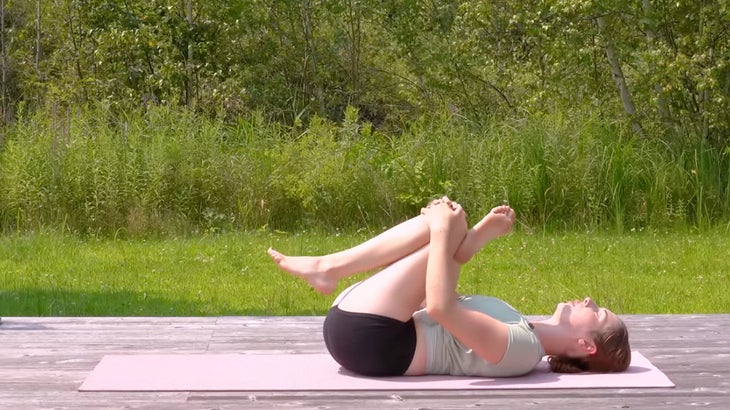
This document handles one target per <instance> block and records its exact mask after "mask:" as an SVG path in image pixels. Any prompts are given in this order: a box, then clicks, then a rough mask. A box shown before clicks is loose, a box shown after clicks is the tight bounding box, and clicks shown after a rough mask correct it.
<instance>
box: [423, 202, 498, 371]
mask: <svg viewBox="0 0 730 410" xmlns="http://www.w3.org/2000/svg"><path fill="white" fill-rule="evenodd" d="M425 215H426V216H427V220H428V222H429V227H430V235H431V238H430V246H429V254H428V264H427V267H426V312H427V313H428V315H429V316H430V317H431V318H432V319H433V320H435V321H436V322H438V323H439V324H440V325H441V326H443V327H444V328H445V329H446V330H447V331H449V332H450V333H451V334H452V335H454V337H456V338H457V339H459V341H461V342H462V343H463V344H464V345H466V346H467V347H469V348H470V349H472V350H473V351H474V352H475V353H476V354H478V355H479V356H480V357H482V358H483V359H484V360H486V361H488V362H490V363H498V362H499V361H500V360H501V359H502V357H503V356H504V352H505V351H506V350H507V338H508V335H507V332H508V329H507V325H506V324H504V323H502V322H500V321H498V320H496V319H494V318H492V317H490V316H488V315H485V314H483V313H481V312H477V311H473V310H469V309H466V308H464V307H462V306H461V305H459V303H458V302H457V293H456V285H457V283H458V280H459V266H460V265H459V263H458V262H456V261H455V260H454V253H455V252H456V250H457V249H458V246H459V244H460V243H461V242H462V240H463V239H464V236H465V235H466V221H465V218H464V214H463V210H462V209H461V207H460V206H458V204H457V205H456V206H455V207H454V208H452V207H451V206H449V205H447V204H443V205H438V206H434V207H432V209H430V210H429V211H428V212H426V213H425Z"/></svg>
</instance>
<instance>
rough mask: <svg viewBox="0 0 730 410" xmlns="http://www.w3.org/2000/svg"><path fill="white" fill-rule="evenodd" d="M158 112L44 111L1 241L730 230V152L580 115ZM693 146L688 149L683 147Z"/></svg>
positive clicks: (9, 136) (0, 164)
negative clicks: (515, 220)
mask: <svg viewBox="0 0 730 410" xmlns="http://www.w3.org/2000/svg"><path fill="white" fill-rule="evenodd" d="M262 118H263V117H262V116H260V115H256V114H252V115H251V116H250V117H249V118H246V119H240V120H239V121H238V122H235V123H230V122H224V121H223V120H221V119H215V118H209V117H201V116H198V115H195V114H193V113H191V112H189V111H183V110H178V109H174V108H169V107H152V108H150V109H149V110H148V111H147V112H144V113H135V114H129V115H128V116H127V117H124V118H120V117H115V116H112V115H111V114H110V112H109V111H108V110H106V109H105V108H104V107H103V106H102V107H94V108H88V109H77V110H76V111H65V112H52V113H50V114H48V113H46V114H35V115H33V116H30V117H27V118H21V119H20V120H19V121H18V122H17V123H16V124H15V125H14V126H13V127H12V128H10V129H7V130H6V133H5V141H4V144H3V145H2V146H1V147H0V229H1V230H2V231H3V232H5V233H8V232H25V231H33V230H39V229H47V228H51V229H55V230H59V231H63V232H70V233H75V234H83V235H103V236H116V237H120V236H121V237H125V236H133V237H138V236H155V235H166V234H180V233H195V232H199V233H200V232H203V233H205V232H219V231H226V230H250V229H260V228H268V229H273V230H276V229H278V230H295V229H309V228H323V229H327V230H337V229H350V228H362V227H382V226H387V225H391V224H392V223H394V222H396V221H399V220H402V219H404V218H406V217H409V216H411V215H413V214H414V213H415V212H417V211H418V209H419V208H420V206H422V205H423V204H424V203H425V202H426V201H427V200H428V199H429V198H432V197H434V196H437V195H443V194H448V195H450V196H452V197H453V198H454V199H456V200H458V201H460V202H461V203H462V204H464V206H465V207H466V209H467V210H468V211H469V214H470V216H471V217H473V218H477V217H479V216H480V215H482V214H483V213H485V212H487V211H488V209H490V208H491V207H493V206H495V205H497V204H500V203H503V202H509V203H510V204H511V205H512V206H513V207H514V208H515V209H516V210H517V212H518V213H519V215H520V222H521V227H522V228H523V229H526V230H542V229H547V230H556V229H557V230H606V229H611V230H616V231H618V232H622V231H625V230H629V229H642V228H647V227H651V228H661V227H675V226H682V227H684V226H693V227H698V228H700V229H704V228H707V227H711V226H713V225H719V224H726V223H728V219H727V218H728V217H727V215H729V214H730V212H729V211H730V195H729V192H730V151H728V150H725V151H721V150H719V149H717V148H713V147H710V146H707V145H704V144H700V143H692V142H687V141H693V140H696V139H693V138H678V139H677V140H676V141H675V142H671V143H667V142H666V141H662V140H659V139H651V138H646V139H636V138H634V137H632V136H631V135H630V133H628V132H625V131H624V130H623V129H622V128H621V127H620V126H617V125H613V124H606V123H604V122H602V121H600V120H599V119H597V118H593V117H590V116H585V115H582V114H579V113H572V114H560V113H555V114H544V115H533V116H529V117H525V118H518V119H514V120H505V119H502V120H490V119H487V120H484V121H483V122H482V123H475V122H471V121H467V120H465V119H463V118H460V117H458V116H451V115H446V114H445V115H443V116H440V117H431V118H423V119H421V120H418V121H415V122H412V123H410V124H407V126H406V127H404V128H403V130H402V132H400V133H399V134H397V135H394V134H382V133H379V132H377V131H376V130H374V129H373V128H372V127H371V126H370V125H369V124H366V123H361V122H359V121H358V116H357V112H356V110H354V109H348V110H347V112H346V115H345V118H344V120H343V121H342V123H331V122H328V121H325V120H322V119H319V118H314V119H313V120H312V121H311V122H310V123H308V124H296V125H295V126H293V127H284V126H282V125H279V124H276V123H271V122H267V121H265V120H263V119H262ZM689 137H691V136H689Z"/></svg>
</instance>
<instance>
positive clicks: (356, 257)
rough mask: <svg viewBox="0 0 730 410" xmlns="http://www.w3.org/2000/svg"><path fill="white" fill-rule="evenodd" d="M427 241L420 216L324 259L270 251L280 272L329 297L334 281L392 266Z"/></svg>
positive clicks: (333, 288) (333, 287)
mask: <svg viewBox="0 0 730 410" xmlns="http://www.w3.org/2000/svg"><path fill="white" fill-rule="evenodd" d="M428 240H429V229H428V224H427V223H426V220H425V219H424V217H423V216H421V215H419V216H417V217H415V218H411V219H409V220H407V221H405V222H402V223H400V224H398V225H396V226H394V227H392V228H390V229H388V230H387V231H385V232H383V233H381V234H379V235H377V236H375V237H373V238H371V239H369V240H367V241H365V242H363V243H361V244H359V245H357V246H354V247H352V248H350V249H346V250H344V251H340V252H335V253H331V254H328V255H323V256H286V255H283V254H282V253H280V252H278V251H276V250H274V249H271V248H270V249H269V255H271V257H272V258H273V259H274V261H275V262H276V263H277V264H278V265H279V267H280V268H282V269H283V270H285V271H287V272H289V273H290V274H292V275H294V276H296V277H299V278H302V279H304V280H306V281H307V282H308V283H309V285H310V286H312V287H313V288H314V289H316V290H317V291H319V292H321V293H324V294H329V293H331V292H332V291H333V290H335V288H336V287H337V281H338V280H339V279H342V278H346V277H348V276H352V275H354V274H357V273H362V272H367V271H369V270H372V269H376V268H380V267H383V266H386V265H389V264H391V263H393V262H394V261H396V260H398V259H400V258H402V257H404V256H406V255H408V254H410V253H413V252H414V251H415V250H417V249H418V248H420V247H422V246H424V245H425V244H427V243H428Z"/></svg>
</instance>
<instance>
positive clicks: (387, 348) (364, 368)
mask: <svg viewBox="0 0 730 410" xmlns="http://www.w3.org/2000/svg"><path fill="white" fill-rule="evenodd" d="M323 331H324V343H325V345H326V346H327V350H329V352H330V354H331V355H332V357H333V358H334V359H335V361H336V362H337V363H339V364H340V365H341V366H342V367H344V368H345V369H347V370H350V371H353V372H355V373H359V374H362V375H365V376H381V377H382V376H401V375H403V373H405V372H406V370H408V367H409V366H410V365H411V361H412V360H413V354H414V353H415V351H416V325H415V323H414V321H413V318H411V319H410V320H409V321H407V322H401V321H400V320H397V319H392V318H389V317H385V316H380V315H374V314H370V313H355V312H346V311H344V310H340V308H338V307H337V306H333V307H332V308H331V309H330V310H329V312H327V317H326V318H325V320H324V329H323Z"/></svg>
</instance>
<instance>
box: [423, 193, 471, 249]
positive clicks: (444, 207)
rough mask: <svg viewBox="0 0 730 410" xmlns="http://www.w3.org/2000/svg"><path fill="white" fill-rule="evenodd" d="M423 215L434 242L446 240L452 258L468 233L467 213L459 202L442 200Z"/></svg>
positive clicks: (424, 211)
mask: <svg viewBox="0 0 730 410" xmlns="http://www.w3.org/2000/svg"><path fill="white" fill-rule="evenodd" d="M423 215H424V216H425V217H426V222H427V223H428V227H429V229H430V230H431V239H432V244H433V241H434V240H437V241H440V240H444V241H445V245H446V248H447V252H448V254H449V256H452V255H453V254H454V252H455V251H456V249H457V248H458V246H459V244H460V243H461V241H462V240H463V239H464V236H465V235H466V231H467V225H466V213H465V212H464V209H463V208H462V207H461V205H459V204H458V203H457V202H454V201H451V200H448V198H446V200H442V201H441V202H438V203H435V204H431V205H429V206H428V207H426V208H424V209H423Z"/></svg>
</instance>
